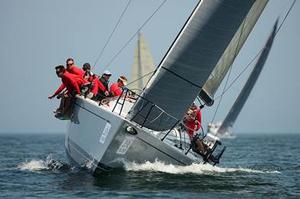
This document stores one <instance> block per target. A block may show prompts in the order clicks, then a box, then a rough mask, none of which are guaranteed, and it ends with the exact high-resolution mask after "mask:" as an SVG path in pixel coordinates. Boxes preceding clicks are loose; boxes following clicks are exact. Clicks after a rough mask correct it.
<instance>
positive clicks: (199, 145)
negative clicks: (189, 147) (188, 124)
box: [195, 139, 206, 155]
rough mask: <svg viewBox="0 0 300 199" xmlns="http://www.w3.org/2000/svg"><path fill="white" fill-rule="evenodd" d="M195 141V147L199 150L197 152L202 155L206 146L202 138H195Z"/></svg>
mask: <svg viewBox="0 0 300 199" xmlns="http://www.w3.org/2000/svg"><path fill="white" fill-rule="evenodd" d="M195 142H196V149H197V150H198V151H199V153H201V154H203V155H204V154H205V152H206V147H205V145H204V144H203V142H202V140H200V139H197V140H196V141H195Z"/></svg>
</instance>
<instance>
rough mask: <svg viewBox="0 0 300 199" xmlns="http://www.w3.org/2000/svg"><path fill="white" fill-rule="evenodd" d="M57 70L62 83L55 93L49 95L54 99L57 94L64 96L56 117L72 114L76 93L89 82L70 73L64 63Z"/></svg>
mask: <svg viewBox="0 0 300 199" xmlns="http://www.w3.org/2000/svg"><path fill="white" fill-rule="evenodd" d="M55 71H56V74H57V76H58V77H59V78H61V81H62V84H61V85H60V87H59V88H58V89H57V90H56V91H55V92H54V94H53V95H51V96H49V97H48V98H49V99H52V98H54V97H55V96H57V95H59V96H61V97H62V100H61V103H60V107H59V108H58V109H57V110H56V115H55V116H56V117H61V116H64V115H69V114H70V110H71V108H72V107H71V106H72V101H73V99H74V97H75V95H76V94H80V93H81V92H80V87H81V86H82V85H83V84H85V83H87V81H86V80H84V79H83V78H82V76H78V75H74V74H71V73H69V72H68V71H67V70H66V69H65V67H64V66H63V65H59V66H56V67H55ZM65 88H66V91H65Z"/></svg>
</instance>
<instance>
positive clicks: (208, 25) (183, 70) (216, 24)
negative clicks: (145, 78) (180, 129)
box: [131, 0, 255, 131]
mask: <svg viewBox="0 0 300 199" xmlns="http://www.w3.org/2000/svg"><path fill="white" fill-rule="evenodd" d="M254 3H255V0H243V1H236V0H202V1H201V2H199V3H198V4H197V6H196V7H195V9H194V11H193V13H192V14H191V16H190V17H189V19H188V21H187V22H186V24H185V26H184V27H183V28H182V30H181V32H180V33H179V35H178V36H177V38H176V40H175V42H174V43H173V45H172V46H171V47H170V49H169V51H168V52H167V54H166V55H165V57H164V58H163V60H162V61H161V63H160V65H159V69H158V70H157V71H156V73H155V75H154V76H153V77H152V79H151V81H150V82H149V84H148V85H147V87H146V89H145V90H144V92H143V95H142V96H143V98H144V99H145V100H143V99H139V100H138V101H137V103H136V105H135V106H134V107H133V110H132V111H131V119H132V120H133V121H135V122H137V123H138V124H141V125H142V126H146V127H147V128H150V129H153V130H158V131H159V130H166V129H169V128H171V127H172V126H173V125H175V123H176V122H177V120H178V119H181V118H182V117H183V115H184V114H185V112H186V110H187V109H188V107H189V106H190V105H191V103H192V102H193V101H194V99H195V98H196V97H197V95H198V93H199V91H200V90H201V89H202V87H203V85H204V83H205V82H206V81H207V79H208V77H209V75H210V74H211V72H212V70H213V69H214V68H215V66H216V65H217V63H218V61H219V60H220V58H221V57H222V55H223V53H224V51H225V49H226V48H227V46H228V45H229V43H230V41H231V40H232V38H233V37H234V35H235V33H236V32H237V30H238V29H239V27H240V26H241V24H242V22H243V21H244V19H245V17H246V16H247V14H248V12H249V10H250V9H251V7H252V6H253V4H254ZM158 107H160V108H158ZM161 110H164V112H162V111H161Z"/></svg>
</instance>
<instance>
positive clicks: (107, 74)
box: [99, 70, 111, 91]
mask: <svg viewBox="0 0 300 199" xmlns="http://www.w3.org/2000/svg"><path fill="white" fill-rule="evenodd" d="M110 77H111V73H110V72H109V71H108V70H105V71H104V72H103V74H102V76H101V77H100V79H99V80H100V82H101V83H102V84H103V85H104V86H105V88H106V90H107V91H108V88H109V87H108V84H109V78H110Z"/></svg>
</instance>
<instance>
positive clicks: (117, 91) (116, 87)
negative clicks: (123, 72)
mask: <svg viewBox="0 0 300 199" xmlns="http://www.w3.org/2000/svg"><path fill="white" fill-rule="evenodd" d="M126 85H127V78H126V77H125V76H120V77H119V79H118V81H117V82H116V83H113V84H112V85H111V86H110V89H109V90H110V93H111V96H112V97H117V96H120V95H121V94H122V87H123V86H126Z"/></svg>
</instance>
